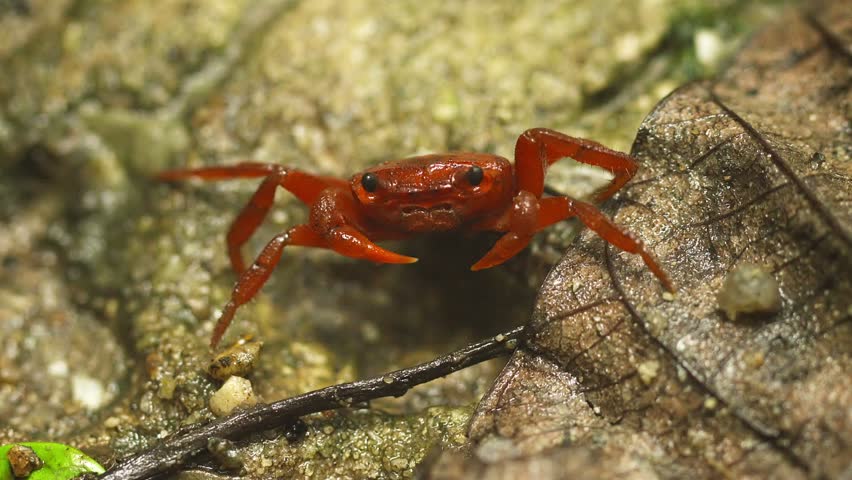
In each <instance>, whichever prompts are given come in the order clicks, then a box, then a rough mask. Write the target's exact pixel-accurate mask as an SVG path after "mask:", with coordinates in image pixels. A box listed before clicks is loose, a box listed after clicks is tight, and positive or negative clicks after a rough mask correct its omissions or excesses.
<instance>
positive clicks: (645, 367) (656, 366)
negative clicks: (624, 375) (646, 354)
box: [636, 360, 660, 385]
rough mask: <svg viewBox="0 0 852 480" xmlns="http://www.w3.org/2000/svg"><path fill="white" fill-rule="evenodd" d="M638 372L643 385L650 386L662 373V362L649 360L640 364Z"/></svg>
mask: <svg viewBox="0 0 852 480" xmlns="http://www.w3.org/2000/svg"><path fill="white" fill-rule="evenodd" d="M636 370H637V371H638V372H639V379H640V380H642V383H644V384H645V385H650V384H651V382H653V381H654V379H655V378H657V374H658V373H659V372H660V362H658V361H656V360H648V361H647V362H642V363H640V364H639V366H638V367H637V368H636Z"/></svg>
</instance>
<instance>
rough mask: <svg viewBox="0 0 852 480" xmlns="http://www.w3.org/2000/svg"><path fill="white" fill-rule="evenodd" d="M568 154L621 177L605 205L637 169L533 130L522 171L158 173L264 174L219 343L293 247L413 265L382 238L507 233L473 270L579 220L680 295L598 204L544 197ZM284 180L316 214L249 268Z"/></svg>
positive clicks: (247, 167) (522, 148)
mask: <svg viewBox="0 0 852 480" xmlns="http://www.w3.org/2000/svg"><path fill="white" fill-rule="evenodd" d="M565 157H570V158H573V159H574V160H577V161H579V162H582V163H587V164H590V165H595V166H598V167H601V168H604V169H606V170H608V171H610V172H611V173H612V174H613V175H614V178H613V179H612V181H611V182H610V183H609V185H608V186H607V187H606V188H604V189H602V190H601V191H600V192H599V193H598V194H597V195H596V197H595V201H598V202H600V201H603V200H606V199H607V198H609V197H611V196H612V195H613V194H615V192H617V191H618V190H619V189H620V188H621V187H623V186H624V184H625V183H627V182H628V181H629V180H630V179H631V178H632V177H633V175H634V174H635V173H636V169H637V168H638V167H637V164H636V162H635V160H633V158H632V157H630V156H629V155H627V154H625V153H621V152H617V151H615V150H611V149H609V148H607V147H605V146H603V145H601V144H599V143H597V142H594V141H592V140H586V139H582V138H574V137H569V136H567V135H564V134H562V133H559V132H556V131H553V130H548V129H544V128H534V129H531V130H527V131H526V132H524V133H523V134H522V135H521V136H520V137H518V141H517V144H516V145H515V166H514V168H513V167H512V164H511V163H509V161H508V160H506V159H505V158H503V157H499V156H496V155H490V154H485V153H443V154H432V155H423V156H419V157H412V158H406V159H403V160H394V161H390V162H386V163H383V164H381V165H378V166H375V167H373V168H370V169H368V170H366V171H364V172H361V173H356V174H355V175H353V176H352V178H350V179H349V180H348V181H347V180H342V179H338V178H332V177H323V176H319V175H311V174H309V173H305V172H302V171H300V170H296V169H293V168H287V167H284V166H281V165H276V164H265V163H239V164H236V165H229V166H220V167H202V168H196V169H182V170H170V171H166V172H163V173H161V174H159V175H158V177H157V178H159V179H160V180H167V181H173V180H182V179H186V178H190V177H197V178H202V179H205V180H227V179H233V178H252V177H265V178H264V180H263V182H262V183H261V184H260V186H259V187H258V189H257V191H256V192H255V193H254V195H253V196H252V198H251V200H250V201H249V203H248V204H247V205H246V206H245V207H244V208H243V210H242V212H240V214H239V215H238V216H237V218H236V220H234V223H233V224H232V225H231V229H230V230H229V231H228V236H227V243H228V255H229V256H230V259H231V265H232V266H233V268H234V271H235V272H236V273H237V274H238V275H239V280H237V283H236V285H235V286H234V290H233V293H232V294H231V300H230V301H229V302H228V303H227V304H226V305H225V308H224V310H223V311H222V315H221V316H220V317H219V321H218V323H217V324H216V328H215V329H214V330H213V335H212V337H211V339H210V346H211V347H215V346H216V345H217V344H218V343H219V340H220V339H221V338H222V335H223V334H224V333H225V330H226V329H227V328H228V325H229V324H230V322H231V319H232V318H233V317H234V313H235V312H236V310H237V308H238V307H239V306H241V305H243V304H244V303H246V302H248V301H249V300H251V299H252V298H253V297H254V296H255V295H256V294H257V292H258V290H260V288H261V287H262V286H263V284H264V283H266V280H267V279H268V278H269V275H270V274H271V273H272V270H273V269H274V268H275V265H276V264H277V263H278V261H279V260H280V258H281V253H282V251H283V250H284V247H285V246H287V245H300V246H305V247H319V248H328V249H331V250H334V251H335V252H337V253H340V254H341V255H345V256H347V257H352V258H363V259H366V260H372V261H374V262H378V263H412V262H415V261H417V259H416V258H413V257H407V256H405V255H400V254H398V253H394V252H391V251H388V250H385V249H383V248H382V247H380V246H378V245H376V243H375V242H380V241H382V240H400V239H405V238H409V237H411V236H413V235H416V234H419V233H427V232H445V231H450V230H468V231H496V232H505V233H504V235H503V236H502V237H501V238H500V239H499V240H498V241H497V243H496V244H495V245H494V247H492V248H491V250H490V251H488V253H486V254H485V256H484V257H482V259H480V260H479V261H478V262H476V263H475V264H474V265H473V266H472V267H471V270H481V269H484V268H490V267H493V266H495V265H499V264H501V263H503V262H505V261H506V260H508V259H509V258H511V257H513V256H514V255H515V254H517V253H518V252H520V251H521V250H523V249H524V247H526V246H527V244H529V242H530V240H531V239H532V237H533V235H535V234H536V233H537V232H539V231H540V230H542V229H544V228H547V227H548V226H550V225H552V224H554V223H556V222H558V221H560V220H564V219H566V218H569V217H573V216H576V217H577V218H579V219H580V221H581V222H583V224H585V225H586V226H587V227H589V228H590V229H592V230H593V231H595V233H597V234H598V235H600V237H601V238H603V239H604V240H606V241H607V242H609V243H610V244H612V245H614V246H616V247H618V248H620V249H622V250H624V251H627V252H631V253H637V254H639V255H640V256H641V257H642V259H643V260H644V261H645V264H646V265H647V266H648V268H649V269H651V271H652V272H653V273H654V275H656V276H657V278H659V279H660V282H662V284H663V286H665V288H666V289H668V290H669V291H674V288H673V286H672V284H671V282H670V281H669V278H668V276H666V274H665V273H664V272H663V270H662V269H661V268H660V266H659V265H658V264H657V262H656V261H655V260H654V258H653V257H651V255H650V254H649V253H648V252H647V251H646V250H645V249H644V247H643V245H642V243H641V242H640V241H638V240H636V239H634V238H633V237H632V236H631V235H630V234H629V233H627V232H625V231H624V230H622V229H621V228H619V227H618V226H617V225H615V224H614V223H613V222H612V221H610V220H609V219H608V218H607V217H606V216H604V215H603V214H602V213H601V212H600V210H598V209H597V208H596V207H595V206H594V205H592V204H590V203H586V202H582V201H579V200H576V199H573V198H570V197H565V196H558V197H544V198H542V194H543V193H544V174H545V171H546V170H547V167H548V166H549V165H550V164H552V163H553V162H556V161H557V160H559V159H562V158H565ZM279 186H280V187H284V188H285V189H287V190H289V191H290V192H291V193H293V194H294V195H296V197H298V198H299V200H301V201H302V202H304V203H305V204H307V205H308V206H309V207H310V209H311V211H310V220H309V222H308V223H305V224H302V225H297V226H295V227H293V228H291V229H289V230H288V231H286V232H283V233H279V234H278V235H276V236H275V237H273V238H272V240H271V241H270V242H269V243H268V244H267V245H266V247H264V249H263V251H261V253H260V254H259V255H258V256H257V259H255V261H254V263H253V264H252V265H251V266H250V267H249V268H248V269H246V267H245V263H244V262H243V257H242V253H241V252H240V248H241V247H242V245H243V244H244V243H245V242H246V241H247V240H248V239H249V237H251V235H252V233H254V231H255V230H256V229H257V227H258V226H259V225H260V223H261V222H262V221H263V219H264V217H265V216H266V214H267V213H268V212H269V209H270V208H271V207H272V201H273V199H274V197H275V190H276V189H277V188H278V187H279Z"/></svg>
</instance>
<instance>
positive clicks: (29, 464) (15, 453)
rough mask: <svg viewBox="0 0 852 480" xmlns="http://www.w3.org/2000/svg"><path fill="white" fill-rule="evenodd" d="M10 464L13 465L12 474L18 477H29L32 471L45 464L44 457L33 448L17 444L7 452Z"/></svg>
mask: <svg viewBox="0 0 852 480" xmlns="http://www.w3.org/2000/svg"><path fill="white" fill-rule="evenodd" d="M6 458H8V459H9V464H10V465H11V466H12V474H13V475H15V477H16V478H24V477H28V476H29V475H30V474H31V473H33V472H35V471H36V470H38V469H40V468H41V467H43V466H44V462H43V461H42V459H40V458H39V457H38V455H36V453H35V452H34V451H33V449H32V448H30V447H27V446H24V445H15V446H13V447H12V448H10V449H9V452H8V453H6Z"/></svg>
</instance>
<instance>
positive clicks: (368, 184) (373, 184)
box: [361, 172, 379, 192]
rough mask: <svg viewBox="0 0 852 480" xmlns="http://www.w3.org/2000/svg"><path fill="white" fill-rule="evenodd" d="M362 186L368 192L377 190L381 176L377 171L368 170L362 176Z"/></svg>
mask: <svg viewBox="0 0 852 480" xmlns="http://www.w3.org/2000/svg"><path fill="white" fill-rule="evenodd" d="M361 186H362V187H364V190H366V191H368V192H375V191H376V189H377V188H379V177H378V175H376V174H375V173H372V172H368V173H365V174H364V175H363V176H362V177H361Z"/></svg>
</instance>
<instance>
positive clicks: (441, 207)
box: [401, 203, 453, 215]
mask: <svg viewBox="0 0 852 480" xmlns="http://www.w3.org/2000/svg"><path fill="white" fill-rule="evenodd" d="M452 211H453V206H452V205H450V204H449V203H439V204H437V205H433V206H431V207H421V206H419V205H408V206H405V207H402V209H401V212H402V214H403V215H410V214H412V213H432V212H448V213H449V212H452Z"/></svg>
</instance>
